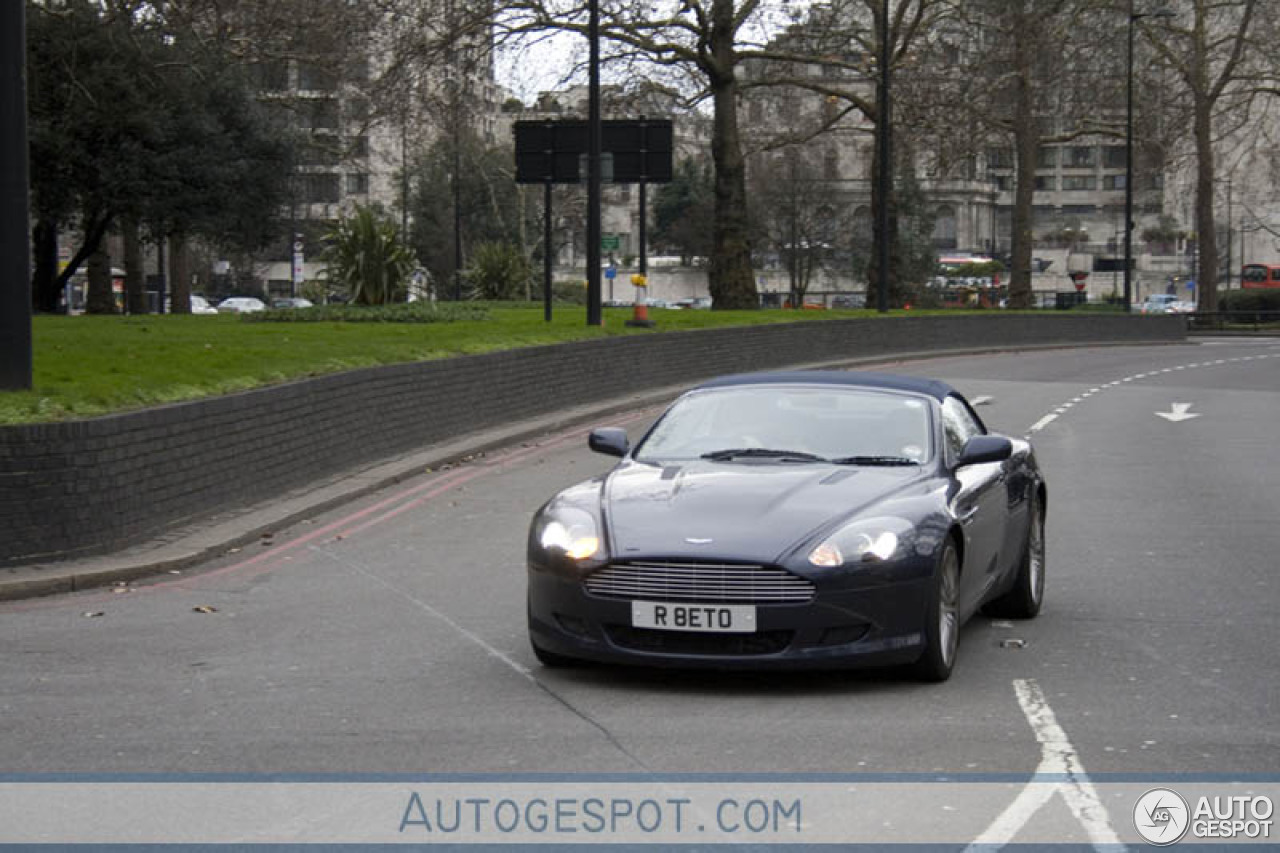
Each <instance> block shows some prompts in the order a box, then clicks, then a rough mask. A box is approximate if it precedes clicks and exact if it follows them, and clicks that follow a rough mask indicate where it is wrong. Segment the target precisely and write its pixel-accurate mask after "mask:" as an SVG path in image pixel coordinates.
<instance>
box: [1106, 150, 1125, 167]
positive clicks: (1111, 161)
mask: <svg viewBox="0 0 1280 853" xmlns="http://www.w3.org/2000/svg"><path fill="white" fill-rule="evenodd" d="M1102 165H1103V167H1105V168H1107V169H1123V168H1124V146H1123V145H1108V146H1106V147H1105V148H1103V149H1102Z"/></svg>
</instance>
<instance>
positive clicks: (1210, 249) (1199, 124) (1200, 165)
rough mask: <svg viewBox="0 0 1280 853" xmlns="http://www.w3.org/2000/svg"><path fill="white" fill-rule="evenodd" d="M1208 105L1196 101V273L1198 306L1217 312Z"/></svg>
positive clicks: (1215, 247)
mask: <svg viewBox="0 0 1280 853" xmlns="http://www.w3.org/2000/svg"><path fill="white" fill-rule="evenodd" d="M1211 115H1212V105H1211V104H1210V103H1209V102H1208V101H1207V100H1204V99H1201V98H1199V97H1197V98H1196V104H1195V120H1194V121H1195V139H1196V246H1197V248H1198V250H1199V253H1200V259H1199V268H1198V269H1197V270H1196V290H1197V296H1198V297H1199V299H1198V307H1199V309H1200V310H1201V311H1216V310H1218V234H1217V226H1216V225H1215V223H1214V215H1213V183H1214V158H1213V128H1212V118H1211Z"/></svg>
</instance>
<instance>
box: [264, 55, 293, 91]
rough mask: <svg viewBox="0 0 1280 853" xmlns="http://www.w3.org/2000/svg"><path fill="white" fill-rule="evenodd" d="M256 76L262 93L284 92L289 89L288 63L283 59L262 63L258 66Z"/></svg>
mask: <svg viewBox="0 0 1280 853" xmlns="http://www.w3.org/2000/svg"><path fill="white" fill-rule="evenodd" d="M258 74H259V77H260V80H261V83H262V90H263V91H264V92H286V91H288V89H289V63H288V62H287V61H285V60H283V59H277V60H273V61H271V62H264V63H262V64H261V65H259V66H258Z"/></svg>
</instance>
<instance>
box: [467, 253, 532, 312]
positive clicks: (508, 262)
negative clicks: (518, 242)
mask: <svg viewBox="0 0 1280 853" xmlns="http://www.w3.org/2000/svg"><path fill="white" fill-rule="evenodd" d="M532 275H533V272H532V270H531V269H530V268H529V261H528V260H527V259H526V258H525V256H524V255H523V254H522V253H521V252H520V249H519V248H518V247H516V246H512V245H509V244H507V243H481V244H480V245H478V246H476V248H475V251H473V252H472V253H471V265H470V266H469V267H468V268H467V272H466V279H467V284H468V286H469V287H470V289H471V298H472V299H492V300H510V299H528V298H529V283H530V278H531V277H532Z"/></svg>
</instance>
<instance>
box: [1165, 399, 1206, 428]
mask: <svg viewBox="0 0 1280 853" xmlns="http://www.w3.org/2000/svg"><path fill="white" fill-rule="evenodd" d="M1192 405H1194V404H1192V403H1173V404H1172V405H1171V406H1170V407H1169V409H1170V410H1169V411H1167V412H1156V414H1157V415H1159V416H1160V417H1162V418H1164V419H1165V420H1166V421H1169V422H1170V423H1175V424H1176V423H1178V422H1179V421H1189V420H1191V419H1192V418H1198V417H1200V415H1198V414H1196V413H1195V412H1188V411H1187V409H1190V408H1191V406H1192Z"/></svg>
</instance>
